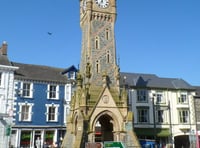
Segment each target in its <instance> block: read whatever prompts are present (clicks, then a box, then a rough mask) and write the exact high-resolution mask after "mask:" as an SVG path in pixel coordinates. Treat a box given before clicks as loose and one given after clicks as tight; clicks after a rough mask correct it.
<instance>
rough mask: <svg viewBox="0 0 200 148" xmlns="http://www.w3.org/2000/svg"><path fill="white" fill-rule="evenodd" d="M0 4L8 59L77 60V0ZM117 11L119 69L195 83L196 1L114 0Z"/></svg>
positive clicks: (199, 44)
mask: <svg viewBox="0 0 200 148" xmlns="http://www.w3.org/2000/svg"><path fill="white" fill-rule="evenodd" d="M0 5H1V8H0V42H3V41H7V42H8V57H9V59H10V60H11V61H14V62H20V63H27V64H39V65H48V66H54V67H61V68H67V67H69V66H71V65H75V66H77V65H78V64H79V62H80V53H81V29H80V26H79V0H1V1H0ZM117 13H118V15H117V22H116V28H115V34H116V47H117V56H118V57H119V59H120V68H121V71H122V72H136V73H148V74H156V75H158V76H160V77H168V78H182V79H184V80H186V81H187V82H188V83H190V84H191V85H200V62H199V56H200V0H117ZM47 32H52V35H48V33H47Z"/></svg>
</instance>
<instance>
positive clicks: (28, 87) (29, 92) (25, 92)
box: [20, 82, 33, 98]
mask: <svg viewBox="0 0 200 148" xmlns="http://www.w3.org/2000/svg"><path fill="white" fill-rule="evenodd" d="M20 94H21V96H22V97H25V98H32V97H33V84H32V83H28V82H23V83H21V93H20Z"/></svg>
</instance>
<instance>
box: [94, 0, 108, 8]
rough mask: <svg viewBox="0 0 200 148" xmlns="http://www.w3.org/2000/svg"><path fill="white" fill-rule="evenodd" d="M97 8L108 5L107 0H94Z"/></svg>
mask: <svg viewBox="0 0 200 148" xmlns="http://www.w3.org/2000/svg"><path fill="white" fill-rule="evenodd" d="M95 2H96V4H97V5H98V6H99V8H107V7H108V6H109V0H95Z"/></svg>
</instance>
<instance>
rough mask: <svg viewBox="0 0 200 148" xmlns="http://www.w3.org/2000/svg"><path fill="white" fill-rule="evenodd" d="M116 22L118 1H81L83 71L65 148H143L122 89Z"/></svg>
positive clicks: (75, 93)
mask: <svg viewBox="0 0 200 148" xmlns="http://www.w3.org/2000/svg"><path fill="white" fill-rule="evenodd" d="M115 21H116V0H80V26H81V29H82V50H81V61H80V70H79V73H78V75H77V90H76V91H75V92H74V95H73V98H72V100H71V110H70V115H69V116H68V119H67V130H66V131H67V132H66V134H65V138H64V140H63V143H62V147H63V148H85V147H87V146H88V145H90V144H99V143H103V142H105V141H120V142H124V144H126V145H127V146H140V145H139V142H138V140H137V137H136V135H135V133H134V132H133V126H132V125H133V115H132V113H131V112H130V111H128V106H127V92H126V90H125V88H124V89H120V87H119V80H120V72H119V66H118V65H117V62H116V47H115V34H114V33H115V32H114V30H115Z"/></svg>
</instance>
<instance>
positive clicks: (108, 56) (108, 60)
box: [107, 51, 110, 63]
mask: <svg viewBox="0 0 200 148" xmlns="http://www.w3.org/2000/svg"><path fill="white" fill-rule="evenodd" d="M107 63H110V52H109V51H107Z"/></svg>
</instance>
